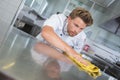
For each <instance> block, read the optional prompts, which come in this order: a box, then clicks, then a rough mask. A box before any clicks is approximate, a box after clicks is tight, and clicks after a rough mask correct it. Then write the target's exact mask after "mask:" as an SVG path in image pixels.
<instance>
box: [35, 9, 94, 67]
mask: <svg viewBox="0 0 120 80" xmlns="http://www.w3.org/2000/svg"><path fill="white" fill-rule="evenodd" d="M92 23H93V19H92V17H91V15H90V13H89V12H88V11H87V10H85V9H83V8H80V7H78V8H76V9H74V10H73V11H72V12H71V13H70V15H69V16H68V17H66V16H65V15H64V14H54V15H52V16H51V17H50V18H49V19H47V20H46V21H45V23H44V25H43V28H42V31H41V33H40V34H39V35H38V36H37V38H38V39H39V40H40V41H41V42H42V41H43V42H45V43H47V44H48V45H50V46H52V47H53V48H50V47H49V46H48V45H44V44H43V43H40V42H39V43H37V44H36V45H35V48H34V49H35V50H36V51H37V52H39V53H41V52H42V53H45V54H47V55H49V56H51V57H54V58H58V59H60V60H63V61H66V62H69V61H68V60H66V57H65V56H64V55H63V54H62V51H64V52H66V53H67V54H68V55H70V56H72V57H74V58H76V59H77V60H78V61H80V62H81V63H83V64H85V65H87V63H86V61H85V60H84V59H83V58H82V57H81V56H79V54H78V53H79V52H80V51H81V50H82V46H83V45H84V41H85V38H86V36H85V33H84V32H83V29H84V28H86V26H90V25H92ZM45 48H47V49H46V50H45Z"/></svg>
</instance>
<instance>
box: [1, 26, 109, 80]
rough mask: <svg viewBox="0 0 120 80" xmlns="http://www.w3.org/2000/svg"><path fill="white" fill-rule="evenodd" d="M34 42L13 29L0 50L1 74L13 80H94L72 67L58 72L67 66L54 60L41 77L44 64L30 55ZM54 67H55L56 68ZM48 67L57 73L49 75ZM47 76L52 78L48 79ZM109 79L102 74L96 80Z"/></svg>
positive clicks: (28, 36) (31, 37) (24, 34)
mask: <svg viewBox="0 0 120 80" xmlns="http://www.w3.org/2000/svg"><path fill="white" fill-rule="evenodd" d="M36 42H37V39H36V38H35V37H33V36H31V35H29V34H27V33H25V32H23V31H20V30H18V29H16V28H15V27H14V28H13V29H12V30H11V32H10V34H9V36H8V37H7V39H6V40H5V42H4V43H3V45H2V46H1V48H0V70H1V72H3V73H4V74H7V75H9V76H11V77H13V78H14V79H15V80H40V79H42V80H94V79H93V78H92V77H90V76H89V75H88V74H87V73H85V72H83V71H79V70H78V69H77V68H76V67H75V66H74V65H71V67H70V68H69V70H67V71H61V69H60V71H59V67H60V68H63V69H62V70H64V67H66V66H68V65H69V64H67V63H65V62H62V61H59V60H55V61H54V59H53V63H54V64H52V66H50V65H49V68H46V70H45V71H48V72H47V75H46V76H47V77H46V76H43V75H44V74H46V72H45V71H44V69H43V68H45V67H43V66H45V64H44V63H40V64H38V63H37V62H36V61H35V60H34V59H33V57H32V55H31V49H32V47H33V45H34V44H35V43H36ZM43 57H47V58H49V56H45V55H42V57H41V59H42V58H43ZM46 60H47V59H46ZM46 60H45V61H46ZM41 61H44V60H41ZM49 61H50V60H49ZM55 65H57V68H56V66H55ZM65 65H66V66H65ZM61 66H63V67H61ZM50 67H53V68H56V71H58V72H59V73H56V71H53V72H54V73H53V75H52V74H49V72H51V68H50ZM41 70H42V71H41ZM55 73H56V74H58V75H59V77H60V78H59V79H57V78H58V77H57V78H54V79H53V77H56V76H57V75H56V74H55ZM55 75H56V76H55ZM48 76H52V77H51V78H50V77H48ZM109 78H110V76H109V75H107V74H105V73H104V72H103V75H102V76H100V77H98V78H97V79H96V80H109Z"/></svg>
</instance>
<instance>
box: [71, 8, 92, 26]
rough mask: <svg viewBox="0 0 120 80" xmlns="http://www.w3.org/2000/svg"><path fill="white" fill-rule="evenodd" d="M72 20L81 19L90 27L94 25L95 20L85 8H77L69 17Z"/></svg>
mask: <svg viewBox="0 0 120 80" xmlns="http://www.w3.org/2000/svg"><path fill="white" fill-rule="evenodd" d="M69 16H70V17H71V19H74V18H76V17H80V18H81V19H82V20H83V21H84V22H85V23H86V25H87V26H90V25H92V24H93V19H92V16H91V14H90V13H89V11H87V10H85V9H84V8H80V7H77V8H75V9H74V10H73V11H72V12H71V13H70V15H69Z"/></svg>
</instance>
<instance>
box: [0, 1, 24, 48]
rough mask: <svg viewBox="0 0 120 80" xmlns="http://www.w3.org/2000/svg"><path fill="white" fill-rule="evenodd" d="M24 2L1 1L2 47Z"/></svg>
mask: <svg viewBox="0 0 120 80" xmlns="http://www.w3.org/2000/svg"><path fill="white" fill-rule="evenodd" d="M23 2H24V0H0V46H1V44H2V43H3V42H4V39H5V37H6V36H7V34H8V32H9V30H10V28H11V27H10V26H11V25H12V23H13V22H14V20H15V17H16V16H17V14H18V11H19V9H20V7H21V6H22V4H23Z"/></svg>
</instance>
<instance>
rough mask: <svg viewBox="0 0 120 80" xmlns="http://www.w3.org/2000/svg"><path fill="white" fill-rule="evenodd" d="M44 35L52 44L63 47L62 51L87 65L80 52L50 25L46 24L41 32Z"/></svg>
mask: <svg viewBox="0 0 120 80" xmlns="http://www.w3.org/2000/svg"><path fill="white" fill-rule="evenodd" d="M41 35H42V37H43V38H44V39H45V40H46V41H48V42H49V43H50V44H51V45H53V46H55V47H57V48H59V49H61V50H62V51H64V52H66V53H67V54H68V55H70V56H73V57H74V58H76V59H77V60H78V61H80V62H82V63H83V64H85V65H87V63H86V61H85V60H84V59H83V58H82V57H81V56H79V54H78V53H77V52H76V51H75V50H73V49H72V47H70V46H69V45H68V44H67V43H65V42H64V41H63V40H62V39H61V38H60V37H59V36H58V35H57V34H56V33H55V32H54V30H53V28H52V27H50V26H44V27H43V29H42V32H41Z"/></svg>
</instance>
